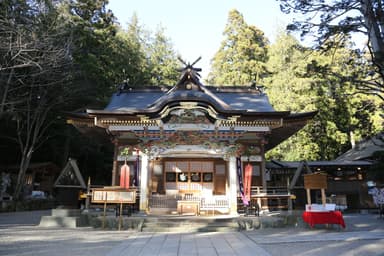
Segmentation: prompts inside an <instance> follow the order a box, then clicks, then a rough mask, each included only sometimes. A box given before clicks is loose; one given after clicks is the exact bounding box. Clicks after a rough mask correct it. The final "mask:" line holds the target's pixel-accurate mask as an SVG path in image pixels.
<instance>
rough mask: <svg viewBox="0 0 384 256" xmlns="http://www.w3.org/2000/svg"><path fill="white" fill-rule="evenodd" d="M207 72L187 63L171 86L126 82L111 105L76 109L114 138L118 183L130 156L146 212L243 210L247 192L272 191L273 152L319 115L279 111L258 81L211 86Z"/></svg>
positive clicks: (82, 119) (85, 128) (88, 126)
mask: <svg viewBox="0 0 384 256" xmlns="http://www.w3.org/2000/svg"><path fill="white" fill-rule="evenodd" d="M199 71H201V70H200V69H197V68H194V67H193V65H190V64H188V65H186V66H185V67H184V68H183V70H182V73H181V76H180V80H179V81H178V82H177V84H176V85H174V86H173V87H168V88H165V87H163V86H158V87H153V86H152V87H150V86H144V85H141V86H132V87H130V86H128V85H124V86H121V87H120V88H119V90H118V91H117V92H116V93H115V94H113V95H112V98H111V100H110V102H109V104H108V105H107V106H106V107H105V108H104V109H101V110H97V109H87V110H86V111H85V112H83V113H71V114H70V115H69V118H68V122H69V123H70V124H72V125H74V126H75V127H76V128H78V129H79V130H80V131H82V132H84V133H91V134H96V133H99V134H102V135H103V136H109V137H110V138H111V141H113V143H114V146H115V152H114V159H111V161H113V169H112V180H111V186H119V180H120V170H121V167H122V166H123V164H124V162H125V161H126V162H127V165H128V166H129V170H130V175H129V182H130V184H129V186H130V187H131V188H132V187H134V188H136V189H137V194H138V195H140V197H139V198H140V199H139V206H138V207H139V209H140V211H142V212H146V213H149V214H161V213H169V212H175V211H179V213H184V212H188V211H192V212H193V213H195V214H200V213H201V214H203V213H209V212H210V211H211V212H212V213H214V214H218V213H222V214H237V213H238V210H239V209H240V208H241V207H242V205H243V202H242V200H239V198H243V199H244V200H246V201H249V200H250V199H251V198H261V195H264V196H266V195H268V188H267V179H266V168H265V157H264V156H265V152H267V151H268V150H270V149H272V148H273V147H275V146H276V145H278V144H279V143H281V142H282V141H284V140H285V139H287V138H288V137H290V136H291V135H293V134H294V133H296V132H297V131H298V130H300V129H301V128H302V127H303V126H305V125H306V123H307V122H308V121H309V120H311V119H312V118H313V116H314V115H315V114H316V112H308V113H291V112H289V111H276V110H275V109H274V108H273V107H272V106H271V104H270V103H269V100H268V97H267V95H266V94H265V93H264V92H263V91H262V90H261V89H260V88H258V87H255V86H253V87H250V86H225V87H223V86H205V85H203V84H202V83H201V82H200V79H199V77H200V75H199V73H198V72H199ZM246 169H247V170H248V174H247V175H246V177H245V175H244V173H245V170H246ZM282 196H284V195H282ZM285 196H286V195H285ZM259 203H260V201H259ZM262 207H268V205H265V204H264V205H262Z"/></svg>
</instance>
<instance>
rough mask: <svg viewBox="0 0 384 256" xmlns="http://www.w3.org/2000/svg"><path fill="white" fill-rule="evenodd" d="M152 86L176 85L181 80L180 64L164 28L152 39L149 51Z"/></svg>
mask: <svg viewBox="0 0 384 256" xmlns="http://www.w3.org/2000/svg"><path fill="white" fill-rule="evenodd" d="M147 54H148V66H149V73H150V74H151V79H150V84H153V85H168V86H172V85H175V84H176V83H177V81H178V78H179V75H180V73H179V71H177V69H178V67H179V62H178V60H177V55H176V53H175V51H174V50H173V47H172V44H171V42H170V39H169V38H167V37H166V36H165V34H164V28H162V27H159V28H158V30H157V31H156V32H155V34H154V36H153V37H151V38H150V40H149V45H148V49H147Z"/></svg>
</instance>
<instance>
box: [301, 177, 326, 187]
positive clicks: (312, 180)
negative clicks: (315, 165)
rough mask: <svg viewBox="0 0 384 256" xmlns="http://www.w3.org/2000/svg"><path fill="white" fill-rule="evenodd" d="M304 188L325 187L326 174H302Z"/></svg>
mask: <svg viewBox="0 0 384 256" xmlns="http://www.w3.org/2000/svg"><path fill="white" fill-rule="evenodd" d="M304 188H305V189H327V174H323V173H313V174H305V175H304Z"/></svg>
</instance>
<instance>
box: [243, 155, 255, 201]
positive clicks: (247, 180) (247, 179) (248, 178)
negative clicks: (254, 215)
mask: <svg viewBox="0 0 384 256" xmlns="http://www.w3.org/2000/svg"><path fill="white" fill-rule="evenodd" d="M252 170H253V167H252V165H251V164H249V163H248V164H247V165H246V166H245V171H244V194H245V197H246V198H247V200H248V201H249V200H251V183H252Z"/></svg>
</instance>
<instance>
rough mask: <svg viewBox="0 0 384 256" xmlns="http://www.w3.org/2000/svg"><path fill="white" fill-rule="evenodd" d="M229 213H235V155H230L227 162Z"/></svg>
mask: <svg viewBox="0 0 384 256" xmlns="http://www.w3.org/2000/svg"><path fill="white" fill-rule="evenodd" d="M228 179H229V202H230V214H233V215H236V214H237V169H236V157H234V156H231V157H230V158H229V162H228Z"/></svg>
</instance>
